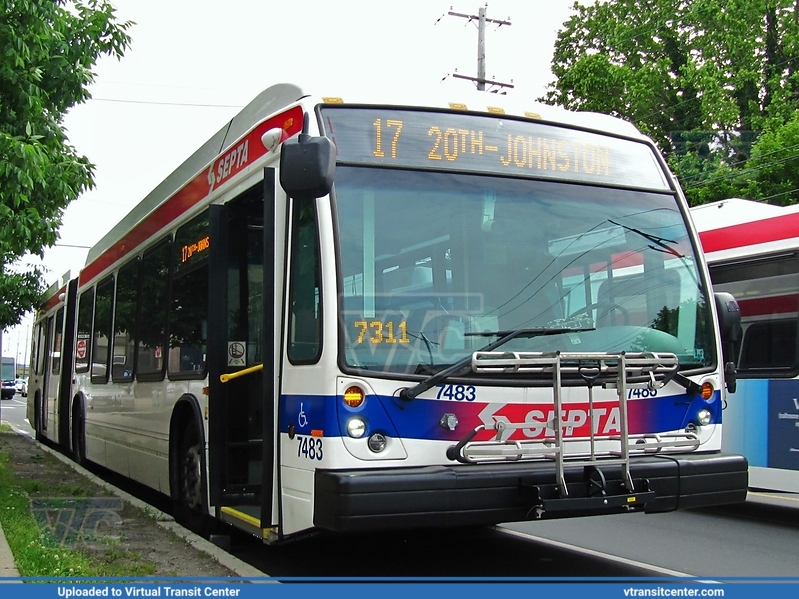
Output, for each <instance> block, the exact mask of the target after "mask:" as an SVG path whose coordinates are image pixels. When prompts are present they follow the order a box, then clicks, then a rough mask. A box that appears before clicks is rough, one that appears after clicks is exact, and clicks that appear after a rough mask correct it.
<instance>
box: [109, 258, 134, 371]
mask: <svg viewBox="0 0 799 599" xmlns="http://www.w3.org/2000/svg"><path fill="white" fill-rule="evenodd" d="M139 264H140V261H139V259H138V258H134V259H133V260H132V261H131V262H128V263H127V264H125V265H124V266H123V267H122V268H120V269H119V276H118V277H117V294H116V310H115V314H114V359H113V363H112V370H111V378H112V380H113V381H114V382H124V381H130V380H133V370H134V366H135V365H134V363H133V356H134V354H133V347H134V342H135V339H134V333H135V330H136V329H135V327H136V303H137V296H138V293H139Z"/></svg>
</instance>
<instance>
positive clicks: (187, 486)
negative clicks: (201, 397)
mask: <svg viewBox="0 0 799 599" xmlns="http://www.w3.org/2000/svg"><path fill="white" fill-rule="evenodd" d="M177 452H178V453H177V486H178V488H177V499H176V500H175V520H177V522H178V524H180V525H182V526H184V527H185V528H188V529H189V530H191V531H193V532H195V533H197V534H199V535H201V536H205V535H206V534H208V531H209V530H210V518H209V516H208V506H207V503H206V499H205V469H204V468H203V459H202V457H203V456H202V452H203V445H202V441H201V436H200V433H199V431H198V430H197V425H196V424H195V423H194V421H189V422H188V424H187V425H186V427H185V429H184V430H183V432H182V434H181V435H180V440H179V441H178V445H177Z"/></svg>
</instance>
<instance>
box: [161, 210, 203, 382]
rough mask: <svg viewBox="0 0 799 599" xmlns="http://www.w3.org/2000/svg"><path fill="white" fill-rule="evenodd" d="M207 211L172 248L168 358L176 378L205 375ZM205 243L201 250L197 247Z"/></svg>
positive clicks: (179, 234)
mask: <svg viewBox="0 0 799 599" xmlns="http://www.w3.org/2000/svg"><path fill="white" fill-rule="evenodd" d="M208 228H209V225H208V212H207V211H206V212H204V213H203V214H201V215H200V216H198V217H197V218H195V219H194V220H192V221H190V222H189V223H187V224H186V225H184V226H183V227H181V228H180V229H178V231H177V233H176V234H175V243H174V246H173V248H172V254H173V262H172V268H173V275H172V289H171V304H170V307H169V358H168V364H167V368H168V371H169V377H170V378H173V379H200V378H203V377H204V376H205V365H206V363H205V358H206V342H207V337H208V321H207V317H208V252H207V251H205V248H207V247H208V245H207V243H203V244H199V243H198V240H205V241H207V239H208ZM200 247H202V248H203V249H202V250H200V249H198V248H200Z"/></svg>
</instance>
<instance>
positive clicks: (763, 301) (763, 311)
mask: <svg viewBox="0 0 799 599" xmlns="http://www.w3.org/2000/svg"><path fill="white" fill-rule="evenodd" d="M738 306H739V307H740V308H741V316H766V315H769V314H788V313H794V314H795V313H796V312H798V311H799V294H797V293H792V294H789V295H776V296H773V297H757V298H752V299H746V300H738Z"/></svg>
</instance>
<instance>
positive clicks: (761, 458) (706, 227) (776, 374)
mask: <svg viewBox="0 0 799 599" xmlns="http://www.w3.org/2000/svg"><path fill="white" fill-rule="evenodd" d="M691 212H692V216H693V219H694V222H695V224H696V227H697V230H698V231H699V237H700V239H701V240H702V245H703V247H704V250H705V255H706V258H707V262H708V264H709V268H710V278H711V280H712V282H713V286H714V288H715V289H716V290H717V291H726V292H729V293H732V294H734V295H735V297H736V299H737V300H738V303H739V305H740V310H741V326H742V337H741V342H740V349H739V355H738V375H737V378H738V382H737V389H736V390H735V393H732V394H730V398H729V405H728V406H727V409H726V411H725V413H724V447H725V448H727V449H728V450H730V451H734V452H737V453H741V454H743V455H745V456H746V457H747V459H748V460H749V485H750V487H752V488H761V489H768V490H773V491H783V492H793V493H799V401H798V400H797V398H798V397H799V378H797V377H799V345H797V344H799V338H798V337H797V327H799V206H796V205H794V206H784V207H783V206H772V205H769V204H766V203H764V202H754V201H752V200H744V199H739V198H733V199H729V200H724V201H721V202H715V203H713V204H706V205H703V206H697V207H695V208H692V209H691Z"/></svg>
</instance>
